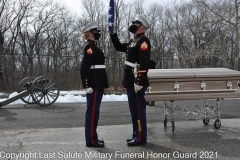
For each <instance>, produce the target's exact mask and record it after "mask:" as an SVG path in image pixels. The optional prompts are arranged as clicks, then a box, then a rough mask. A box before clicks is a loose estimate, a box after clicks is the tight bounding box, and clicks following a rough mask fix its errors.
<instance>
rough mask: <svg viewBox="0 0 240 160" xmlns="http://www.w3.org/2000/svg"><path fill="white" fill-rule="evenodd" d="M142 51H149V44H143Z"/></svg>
mask: <svg viewBox="0 0 240 160" xmlns="http://www.w3.org/2000/svg"><path fill="white" fill-rule="evenodd" d="M141 50H142V51H146V50H148V44H147V43H146V42H145V41H144V42H143V43H142V44H141Z"/></svg>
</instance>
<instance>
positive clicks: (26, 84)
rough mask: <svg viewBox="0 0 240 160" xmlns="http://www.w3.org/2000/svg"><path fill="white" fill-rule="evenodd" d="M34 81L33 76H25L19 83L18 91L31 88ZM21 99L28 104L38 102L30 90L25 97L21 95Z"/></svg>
mask: <svg viewBox="0 0 240 160" xmlns="http://www.w3.org/2000/svg"><path fill="white" fill-rule="evenodd" d="M33 81H34V78H33V77H25V78H24V79H22V80H21V81H20V82H19V84H18V93H20V92H22V91H26V90H29V89H30V86H31V83H32V82H33ZM21 100H22V101H23V102H25V103H28V104H35V103H36V102H35V101H34V100H33V98H32V95H31V94H30V92H29V95H27V96H25V97H21Z"/></svg>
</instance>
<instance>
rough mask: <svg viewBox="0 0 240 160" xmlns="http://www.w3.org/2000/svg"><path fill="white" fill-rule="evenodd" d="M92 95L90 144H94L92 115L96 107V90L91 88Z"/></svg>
mask: <svg viewBox="0 0 240 160" xmlns="http://www.w3.org/2000/svg"><path fill="white" fill-rule="evenodd" d="M93 92H94V96H93V105H92V120H91V141H92V144H94V138H93V134H94V115H95V109H96V101H97V90H93Z"/></svg>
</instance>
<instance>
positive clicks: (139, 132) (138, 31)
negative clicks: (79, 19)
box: [110, 14, 151, 146]
mask: <svg viewBox="0 0 240 160" xmlns="http://www.w3.org/2000/svg"><path fill="white" fill-rule="evenodd" d="M148 28H149V24H148V22H147V20H146V19H145V18H144V17H143V16H141V15H139V14H138V15H137V16H136V18H135V20H134V21H132V25H131V26H130V27H129V31H130V32H131V33H133V34H134V38H133V39H131V40H130V41H129V42H128V43H121V42H120V41H119V38H118V36H117V34H116V33H114V34H111V35H110V37H111V39H112V42H113V45H114V47H115V49H116V50H117V51H121V52H126V60H125V66H124V74H123V79H122V85H123V87H124V88H126V90H127V96H128V102H129V109H130V112H131V118H132V124H133V134H132V138H130V139H127V145H129V146H131V145H140V144H145V143H146V142H147V122H146V100H145V91H146V89H147V87H148V86H149V81H148V76H147V72H148V69H149V61H150V52H151V44H150V41H149V39H148V38H147V37H146V36H145V35H144V34H145V32H146V30H147V29H148ZM135 92H136V93H135Z"/></svg>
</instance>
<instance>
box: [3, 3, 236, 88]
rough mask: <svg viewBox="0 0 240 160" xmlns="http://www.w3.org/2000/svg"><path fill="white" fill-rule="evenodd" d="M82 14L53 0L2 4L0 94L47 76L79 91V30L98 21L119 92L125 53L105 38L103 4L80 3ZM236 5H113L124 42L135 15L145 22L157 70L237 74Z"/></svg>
mask: <svg viewBox="0 0 240 160" xmlns="http://www.w3.org/2000/svg"><path fill="white" fill-rule="evenodd" d="M80 1H81V3H82V7H81V8H80V6H79V8H80V9H81V11H82V12H81V15H77V14H76V13H73V12H71V11H70V10H69V9H68V8H67V7H66V6H64V5H63V4H60V3H58V2H53V1H44V0H0V71H2V73H3V76H2V78H1V79H0V91H1V92H2V91H5V92H12V91H15V90H17V87H18V83H19V82H20V80H21V79H23V78H24V77H38V76H40V75H51V76H53V77H54V79H56V80H57V82H58V84H59V86H60V89H61V90H74V89H75V90H78V89H80V88H81V87H82V85H81V80H80V73H79V70H80V64H81V59H82V57H83V54H82V52H83V47H84V44H85V42H84V41H83V39H82V38H81V28H82V27H83V26H85V25H86V24H88V23H89V22H92V21H98V22H99V25H100V28H101V39H100V41H99V43H98V45H99V47H100V48H101V49H102V50H103V52H104V53H105V54H106V65H107V73H108V77H109V83H110V88H109V89H114V90H115V89H120V88H121V85H120V80H121V76H122V74H121V70H122V65H123V64H124V61H125V53H122V52H117V51H116V50H115V49H114V47H113V45H112V43H111V40H110V38H109V31H108V24H107V11H108V4H106V1H105V0H80ZM239 4H240V1H239V0H191V1H187V2H185V1H181V2H179V3H175V2H174V1H172V2H171V3H169V4H165V5H162V4H159V3H154V4H147V3H146V2H145V1H144V0H134V1H131V2H125V1H124V0H115V32H116V33H117V34H118V36H119V38H120V40H121V41H122V42H127V41H128V40H130V39H131V38H132V35H131V34H130V33H129V32H128V27H129V26H130V25H131V21H132V20H133V19H134V17H135V15H136V14H141V15H144V16H145V17H146V18H147V19H148V22H149V24H150V28H149V29H148V31H147V34H146V36H147V37H149V39H150V41H151V44H152V52H151V59H152V60H154V61H155V62H156V68H158V69H162V68H200V67H226V68H230V69H235V70H240V65H239V62H240V60H239V57H240V40H239V39H240V37H239Z"/></svg>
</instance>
